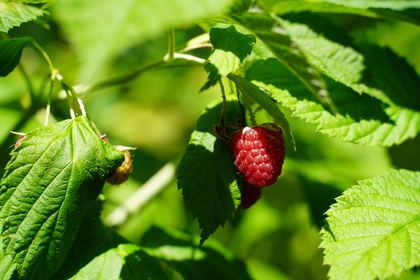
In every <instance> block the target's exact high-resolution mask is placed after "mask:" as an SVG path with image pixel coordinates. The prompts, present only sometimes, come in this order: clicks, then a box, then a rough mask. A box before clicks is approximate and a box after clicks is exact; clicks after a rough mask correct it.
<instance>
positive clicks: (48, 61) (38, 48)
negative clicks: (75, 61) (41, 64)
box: [32, 41, 55, 73]
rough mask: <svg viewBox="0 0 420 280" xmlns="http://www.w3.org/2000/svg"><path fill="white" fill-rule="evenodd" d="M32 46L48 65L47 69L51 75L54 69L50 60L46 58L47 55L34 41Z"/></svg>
mask: <svg viewBox="0 0 420 280" xmlns="http://www.w3.org/2000/svg"><path fill="white" fill-rule="evenodd" d="M32 44H33V45H34V47H35V48H37V50H38V51H39V52H40V53H41V54H42V56H43V57H44V59H45V61H46V62H47V64H48V67H49V68H50V72H51V73H52V72H53V71H54V70H55V69H54V65H53V64H52V62H51V59H50V57H49V56H48V54H47V53H46V52H45V51H44V49H43V48H42V47H41V46H40V45H38V43H37V42H35V41H34V42H33V43H32Z"/></svg>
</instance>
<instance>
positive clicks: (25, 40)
mask: <svg viewBox="0 0 420 280" xmlns="http://www.w3.org/2000/svg"><path fill="white" fill-rule="evenodd" d="M33 41H34V39H32V38H30V37H22V38H13V39H6V40H3V41H0V77H6V76H7V75H9V73H10V72H12V71H13V69H15V68H16V66H17V65H18V64H19V61H20V58H21V56H22V51H23V49H24V48H25V47H26V46H27V45H29V44H30V43H32V42H33Z"/></svg>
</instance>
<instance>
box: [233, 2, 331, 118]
mask: <svg viewBox="0 0 420 280" xmlns="http://www.w3.org/2000/svg"><path fill="white" fill-rule="evenodd" d="M230 16H231V17H232V18H233V19H234V20H235V21H237V22H238V23H239V24H241V25H242V26H244V27H246V28H247V29H249V30H250V31H252V32H253V33H254V34H255V35H256V36H257V38H258V39H260V40H261V41H262V42H263V43H264V44H265V45H266V46H267V47H268V48H269V49H270V51H271V52H272V53H273V54H274V55H275V56H276V57H277V58H278V59H279V60H280V61H281V62H282V63H283V64H284V65H286V67H287V68H289V69H290V70H291V71H292V72H293V73H294V74H295V75H296V76H297V77H298V78H299V79H300V80H301V81H302V82H303V83H304V84H305V85H306V86H307V88H308V89H309V90H310V91H311V92H312V93H313V94H314V95H315V97H316V98H318V99H319V100H320V101H321V102H322V103H323V104H326V105H328V106H329V108H330V109H331V110H332V111H333V112H336V106H335V104H334V102H333V101H332V100H331V98H330V97H329V94H328V90H327V87H326V84H325V81H324V80H323V79H322V77H321V75H320V74H319V73H318V71H317V70H315V69H314V68H313V67H312V66H311V64H309V62H308V60H307V58H306V57H305V55H304V54H303V52H302V51H301V50H300V49H299V47H298V46H297V45H296V44H295V43H294V42H293V41H292V39H291V38H290V36H289V34H288V33H287V31H286V30H285V29H284V28H283V26H282V21H281V19H280V18H278V17H277V16H275V15H274V14H270V13H268V12H267V11H266V10H264V9H263V8H261V7H260V6H259V5H258V4H256V1H252V3H251V5H250V7H249V9H248V10H247V11H246V12H242V13H239V12H236V13H232V14H230Z"/></svg>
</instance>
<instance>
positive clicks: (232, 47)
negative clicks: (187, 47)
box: [200, 25, 255, 91]
mask: <svg viewBox="0 0 420 280" xmlns="http://www.w3.org/2000/svg"><path fill="white" fill-rule="evenodd" d="M210 41H211V43H212V45H213V47H214V51H213V53H212V54H211V55H210V57H209V58H208V60H207V62H206V65H205V66H204V69H205V70H206V71H207V72H208V73H210V74H209V79H208V81H207V82H206V84H205V85H204V86H203V87H202V88H201V90H200V91H203V90H206V89H208V88H209V87H211V86H214V85H215V84H216V83H217V81H219V80H220V78H221V77H226V76H227V75H229V74H231V73H234V72H235V71H237V70H238V69H239V68H240V66H241V63H242V62H243V61H244V59H245V57H246V56H247V55H249V54H250V53H251V51H252V45H253V44H254V43H255V37H254V36H252V35H250V34H247V35H245V34H242V33H240V32H238V31H237V30H236V28H235V26H233V25H231V26H229V27H227V28H212V29H210Z"/></svg>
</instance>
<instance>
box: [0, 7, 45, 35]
mask: <svg viewBox="0 0 420 280" xmlns="http://www.w3.org/2000/svg"><path fill="white" fill-rule="evenodd" d="M10 2H12V3H10ZM18 2H32V3H35V2H33V1H4V0H2V1H0V31H1V32H8V31H9V29H11V28H13V27H14V26H19V25H21V24H22V23H24V22H28V21H31V20H34V19H36V18H37V17H40V16H43V15H44V12H43V11H42V10H41V9H39V8H37V7H34V6H30V5H25V4H21V3H18ZM38 2H39V1H38Z"/></svg>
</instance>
